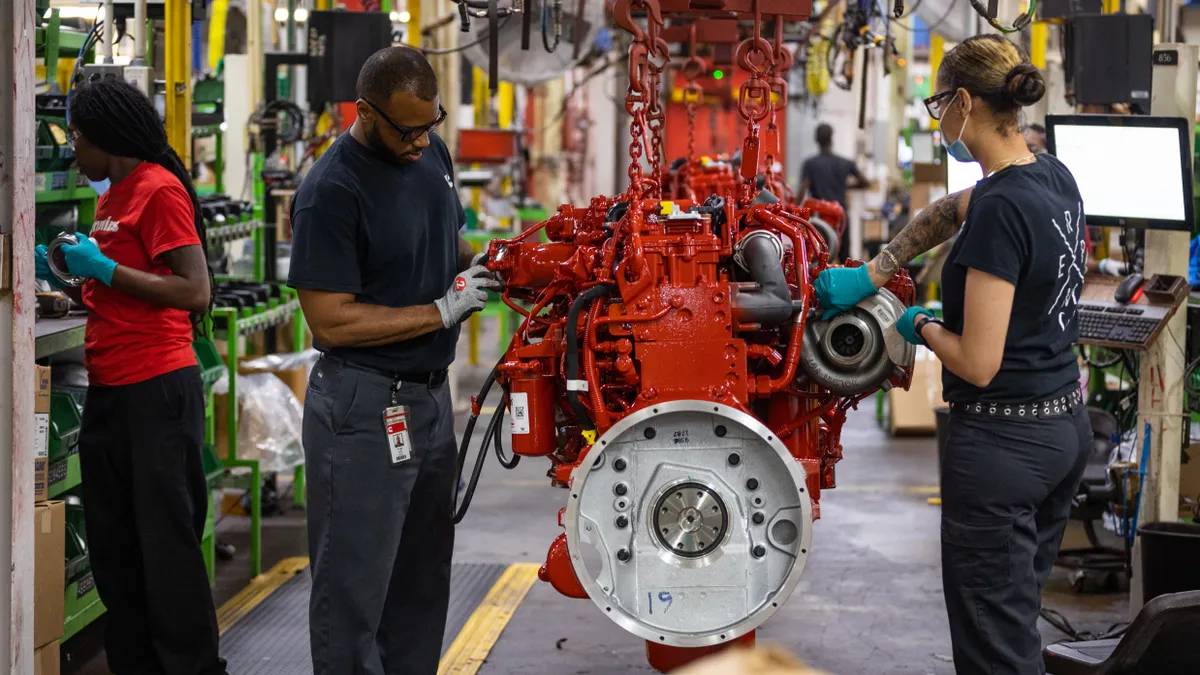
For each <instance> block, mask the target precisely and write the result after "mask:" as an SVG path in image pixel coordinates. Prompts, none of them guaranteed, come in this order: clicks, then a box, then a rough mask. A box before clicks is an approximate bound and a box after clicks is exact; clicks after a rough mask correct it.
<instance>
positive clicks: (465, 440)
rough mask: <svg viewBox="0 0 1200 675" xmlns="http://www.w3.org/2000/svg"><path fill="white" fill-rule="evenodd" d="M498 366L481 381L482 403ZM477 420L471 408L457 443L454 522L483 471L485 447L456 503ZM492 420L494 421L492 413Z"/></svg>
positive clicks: (452, 504) (464, 511)
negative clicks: (459, 499)
mask: <svg viewBox="0 0 1200 675" xmlns="http://www.w3.org/2000/svg"><path fill="white" fill-rule="evenodd" d="M499 368H500V364H499V363H497V364H496V367H495V368H492V372H490V373H488V376H487V379H485V380H484V381H483V386H482V387H481V388H480V389H479V396H478V397H476V399H475V400H476V401H477V402H479V403H481V404H482V403H483V401H485V400H487V395H488V392H489V391H491V389H492V384H493V383H495V382H496V373H497V371H498V370H499ZM477 421H479V413H478V412H476V411H474V410H472V411H471V416H470V417H469V418H467V428H466V429H465V430H464V431H463V437H462V441H461V442H460V443H459V445H458V466H457V467H456V469H455V472H454V486H455V490H454V493H455V494H454V497H452V498H451V501H450V507H451V511H452V512H453V514H454V524H455V525H457V524H458V523H460V522H462V519H463V518H464V517H466V515H467V508H469V507H470V506H471V498H472V497H473V496H475V486H476V485H478V484H479V475H480V473H482V472H483V461H484V459H486V458H487V452H485V450H486V448H481V449H480V452H479V454H478V455H477V456H476V457H475V466H474V467H473V468H472V469H471V480H470V482H468V484H467V488H466V492H465V493H464V494H463V498H462V503H461V504H458V487H459V486H460V485H461V484H462V475H463V468H465V467H466V464H467V451H468V450H469V449H470V448H471V438H472V437H473V436H474V435H475V423H476V422H477ZM492 422H495V415H493V419H492ZM491 427H492V424H488V429H487V430H486V431H487V432H491V431H492V428H491Z"/></svg>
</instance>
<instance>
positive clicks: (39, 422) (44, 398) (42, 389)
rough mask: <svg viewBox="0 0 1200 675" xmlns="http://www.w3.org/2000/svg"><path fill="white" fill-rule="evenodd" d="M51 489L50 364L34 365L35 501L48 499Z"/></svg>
mask: <svg viewBox="0 0 1200 675" xmlns="http://www.w3.org/2000/svg"><path fill="white" fill-rule="evenodd" d="M49 489H50V366H35V367H34V389H33V501H34V502H41V501H45V500H46V491H47V490H49Z"/></svg>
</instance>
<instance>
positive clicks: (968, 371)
mask: <svg viewBox="0 0 1200 675" xmlns="http://www.w3.org/2000/svg"><path fill="white" fill-rule="evenodd" d="M921 337H922V338H924V339H925V344H927V345H929V348H930V349H931V350H933V353H934V354H935V355H936V356H937V357H938V360H939V361H941V362H942V366H943V367H944V368H945V369H946V370H949V371H950V372H952V373H954V374H955V375H957V376H959V377H961V378H962V379H964V380H966V381H967V382H970V383H971V384H973V385H975V386H977V387H986V386H987V385H988V384H990V383H991V381H992V378H993V377H995V376H996V372H995V370H992V372H990V373H988V372H983V371H984V370H985V369H986V366H985V365H983V364H984V363H985V362H986V359H983V358H982V357H980V356H972V354H971V353H970V349H968V347H969V345H967V344H965V343H964V342H963V339H962V336H961V335H958V334H957V333H954V332H952V331H950V330H948V329H946V328H944V327H943V326H941V325H939V324H936V323H927V324H925V327H924V328H922V329H921Z"/></svg>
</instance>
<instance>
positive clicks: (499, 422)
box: [484, 395, 521, 469]
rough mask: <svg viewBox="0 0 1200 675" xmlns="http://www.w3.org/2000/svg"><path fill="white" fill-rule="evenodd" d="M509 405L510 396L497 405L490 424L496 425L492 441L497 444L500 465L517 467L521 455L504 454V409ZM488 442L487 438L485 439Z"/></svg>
mask: <svg viewBox="0 0 1200 675" xmlns="http://www.w3.org/2000/svg"><path fill="white" fill-rule="evenodd" d="M507 407H508V396H507V395H506V396H504V397H503V398H501V399H500V405H499V406H497V407H496V412H494V413H492V423H491V424H490V425H488V426H490V427H495V430H494V431H492V436H491V439H492V443H493V444H495V446H496V459H498V460H500V466H502V467H504V468H506V469H515V468H517V465H518V464H520V463H521V456H520V455H518V454H517V453H515V452H514V453H513V456H512V457H505V456H504V410H505V409H506V408H507ZM484 442H485V443H486V442H487V439H486V438H485V439H484Z"/></svg>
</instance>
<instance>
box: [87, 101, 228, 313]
mask: <svg viewBox="0 0 1200 675" xmlns="http://www.w3.org/2000/svg"><path fill="white" fill-rule="evenodd" d="M68 113H69V114H70V120H71V123H72V124H74V125H75V127H76V128H77V129H79V132H80V133H81V134H83V136H84V138H86V139H87V140H88V142H89V143H91V144H92V145H94V146H96V147H97V148H100V149H101V150H103V151H104V152H107V153H108V154H110V155H116V156H118V157H135V158H137V159H140V160H142V161H144V162H151V163H154V164H157V165H159V166H161V167H163V168H164V169H166V170H167V171H170V172H171V174H172V175H174V176H175V178H176V179H178V180H179V182H180V183H181V184H182V185H183V189H184V190H187V193H188V197H190V198H191V200H192V213H193V218H194V219H195V222H196V234H197V235H198V236H199V237H200V250H201V251H202V252H204V254H205V259H206V264H205V266H204V267H205V269H207V270H208V277H209V289H210V292H212V290H211V289H213V288H214V286H213V283H212V281H213V278H212V269H211V268H209V266H208V265H207V257H208V235H207V231H206V228H205V225H204V218H203V216H202V214H201V213H200V198H199V197H198V196H196V188H195V187H194V186H193V185H192V177H191V175H190V174H189V173H188V170H187V167H185V166H184V165H183V160H181V159H180V158H179V155H178V154H176V152H175V150H174V149H173V148H172V147H171V144H170V143H168V142H167V132H166V129H165V128H164V127H163V122H162V120H161V119H160V118H159V116H158V111H157V110H155V109H154V104H152V103H151V102H150V99H148V98H146V95H145V94H143V93H142V92H141V91H140V90H139V89H137V88H136V87H134V86H133V85H131V84H129V83H128V82H123V81H119V80H97V81H93V82H86V83H84V84H82V85H80V86H78V87H76V88H75V89H74V90H72V92H71V103H70V108H69V109H68ZM212 302H213V300H212V297H211V295H210V297H209V301H208V306H209V309H210V310H211V309H212ZM206 313H207V312H204V313H198V314H197V313H193V314H192V317H191V318H192V326H193V328H197V329H198V328H199V327H200V325H201V322H202V321H203V319H204V314H206Z"/></svg>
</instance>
